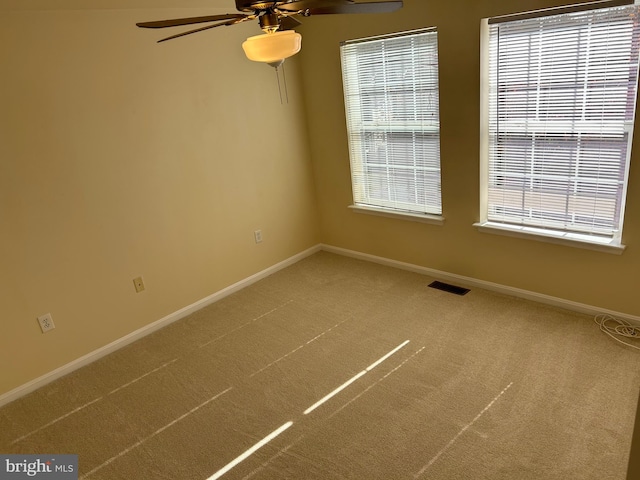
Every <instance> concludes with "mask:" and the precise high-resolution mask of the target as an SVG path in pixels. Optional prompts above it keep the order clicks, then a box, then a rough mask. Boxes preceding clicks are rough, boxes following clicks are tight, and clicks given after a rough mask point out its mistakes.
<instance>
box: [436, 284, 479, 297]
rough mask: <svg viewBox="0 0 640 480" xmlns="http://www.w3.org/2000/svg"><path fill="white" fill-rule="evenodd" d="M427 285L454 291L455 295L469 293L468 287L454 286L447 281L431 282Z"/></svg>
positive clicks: (444, 290)
mask: <svg viewBox="0 0 640 480" xmlns="http://www.w3.org/2000/svg"><path fill="white" fill-rule="evenodd" d="M429 286H430V287H431V288H436V289H438V290H442V291H443V292H449V293H455V294H456V295H466V294H467V293H469V289H468V288H462V287H456V286H455V285H449V284H448V283H442V282H431V283H430V284H429Z"/></svg>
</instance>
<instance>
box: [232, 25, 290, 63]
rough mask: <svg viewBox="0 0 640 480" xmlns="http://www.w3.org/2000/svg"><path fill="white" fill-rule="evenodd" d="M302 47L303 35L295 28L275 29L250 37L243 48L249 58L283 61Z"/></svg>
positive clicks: (260, 60)
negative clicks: (295, 30) (271, 31)
mask: <svg viewBox="0 0 640 480" xmlns="http://www.w3.org/2000/svg"><path fill="white" fill-rule="evenodd" d="M301 48H302V35H300V34H299V33H297V32H294V31H293V30H285V31H282V32H280V31H275V32H273V33H265V34H263V35H256V36H254V37H249V38H247V40H246V41H245V42H244V43H243V44H242V49H243V50H244V53H245V55H246V56H247V58H248V59H249V60H253V61H254V62H264V63H282V61H283V60H284V59H285V58H289V57H292V56H293V55H295V54H296V53H298V52H299V51H300V49H301Z"/></svg>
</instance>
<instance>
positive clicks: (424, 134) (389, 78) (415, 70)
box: [340, 29, 442, 217]
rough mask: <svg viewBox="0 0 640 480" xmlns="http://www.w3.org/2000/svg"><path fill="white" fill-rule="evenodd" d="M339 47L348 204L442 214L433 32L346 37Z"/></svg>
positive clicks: (387, 210) (436, 48)
mask: <svg viewBox="0 0 640 480" xmlns="http://www.w3.org/2000/svg"><path fill="white" fill-rule="evenodd" d="M340 52H341V58H342V74H343V82H344V96H345V107H346V115H347V130H348V137H349V155H350V159H351V179H352V186H353V199H354V204H355V207H361V208H364V209H367V208H369V209H375V210H381V211H383V212H384V211H386V212H394V213H400V214H408V215H414V216H415V215H419V216H420V215H422V216H425V217H427V216H428V215H434V216H439V215H441V214H442V200H441V195H440V133H439V132H440V119H439V114H438V42H437V33H436V31H435V30H433V29H429V30H420V31H411V32H405V33H401V34H394V35H387V36H382V37H374V38H366V39H361V40H353V41H348V42H344V43H342V45H341V46H340Z"/></svg>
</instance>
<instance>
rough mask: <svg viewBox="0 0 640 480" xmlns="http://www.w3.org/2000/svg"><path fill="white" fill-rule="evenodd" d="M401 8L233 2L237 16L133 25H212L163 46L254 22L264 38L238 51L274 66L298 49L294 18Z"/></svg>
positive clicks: (290, 0) (398, 2)
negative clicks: (199, 34) (201, 33)
mask: <svg viewBox="0 0 640 480" xmlns="http://www.w3.org/2000/svg"><path fill="white" fill-rule="evenodd" d="M401 7H402V0H393V1H374V2H356V1H354V0H283V1H265V0H236V9H237V10H238V11H239V12H241V13H229V14H224V15H208V16H204V17H191V18H176V19H172V20H157V21H152V22H140V23H137V24H136V25H137V26H138V27H141V28H167V27H178V26H182V25H195V24H199V23H212V24H211V25H206V26H204V27H200V28H197V29H195V30H189V31H186V32H182V33H178V34H176V35H171V36H170V37H166V38H163V39H161V40H159V41H158V42H165V41H167V40H173V39H174V38H179V37H184V36H185V35H191V34H192V33H197V32H202V31H204V30H209V29H211V28H215V27H222V26H230V25H237V24H239V23H243V22H246V21H249V20H256V19H257V20H258V23H259V24H260V28H261V29H262V31H263V32H264V34H263V35H257V36H254V37H249V38H248V39H247V41H245V42H244V43H243V44H242V48H243V49H244V51H245V54H246V55H247V58H249V60H253V61H257V62H265V63H268V64H270V65H272V66H278V65H280V64H282V62H283V61H284V59H285V58H289V57H291V56H293V55H295V54H296V53H298V52H299V51H300V48H301V46H302V36H301V35H300V34H299V33H296V32H295V31H293V29H294V28H296V27H297V26H298V25H300V21H299V20H297V19H296V18H294V17H295V16H297V15H300V16H303V17H308V16H311V15H330V14H345V13H389V12H393V11H395V10H398V9H400V8H401ZM213 22H215V23H213Z"/></svg>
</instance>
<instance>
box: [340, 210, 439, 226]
mask: <svg viewBox="0 0 640 480" xmlns="http://www.w3.org/2000/svg"><path fill="white" fill-rule="evenodd" d="M349 208H350V209H351V210H353V211H354V212H355V213H364V214H366V215H377V216H380V217H389V218H397V219H400V220H409V221H410V222H420V223H430V224H432V225H444V217H443V216H441V215H428V214H419V213H411V212H398V211H395V210H386V209H384V208H374V207H363V206H362V205H349Z"/></svg>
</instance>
